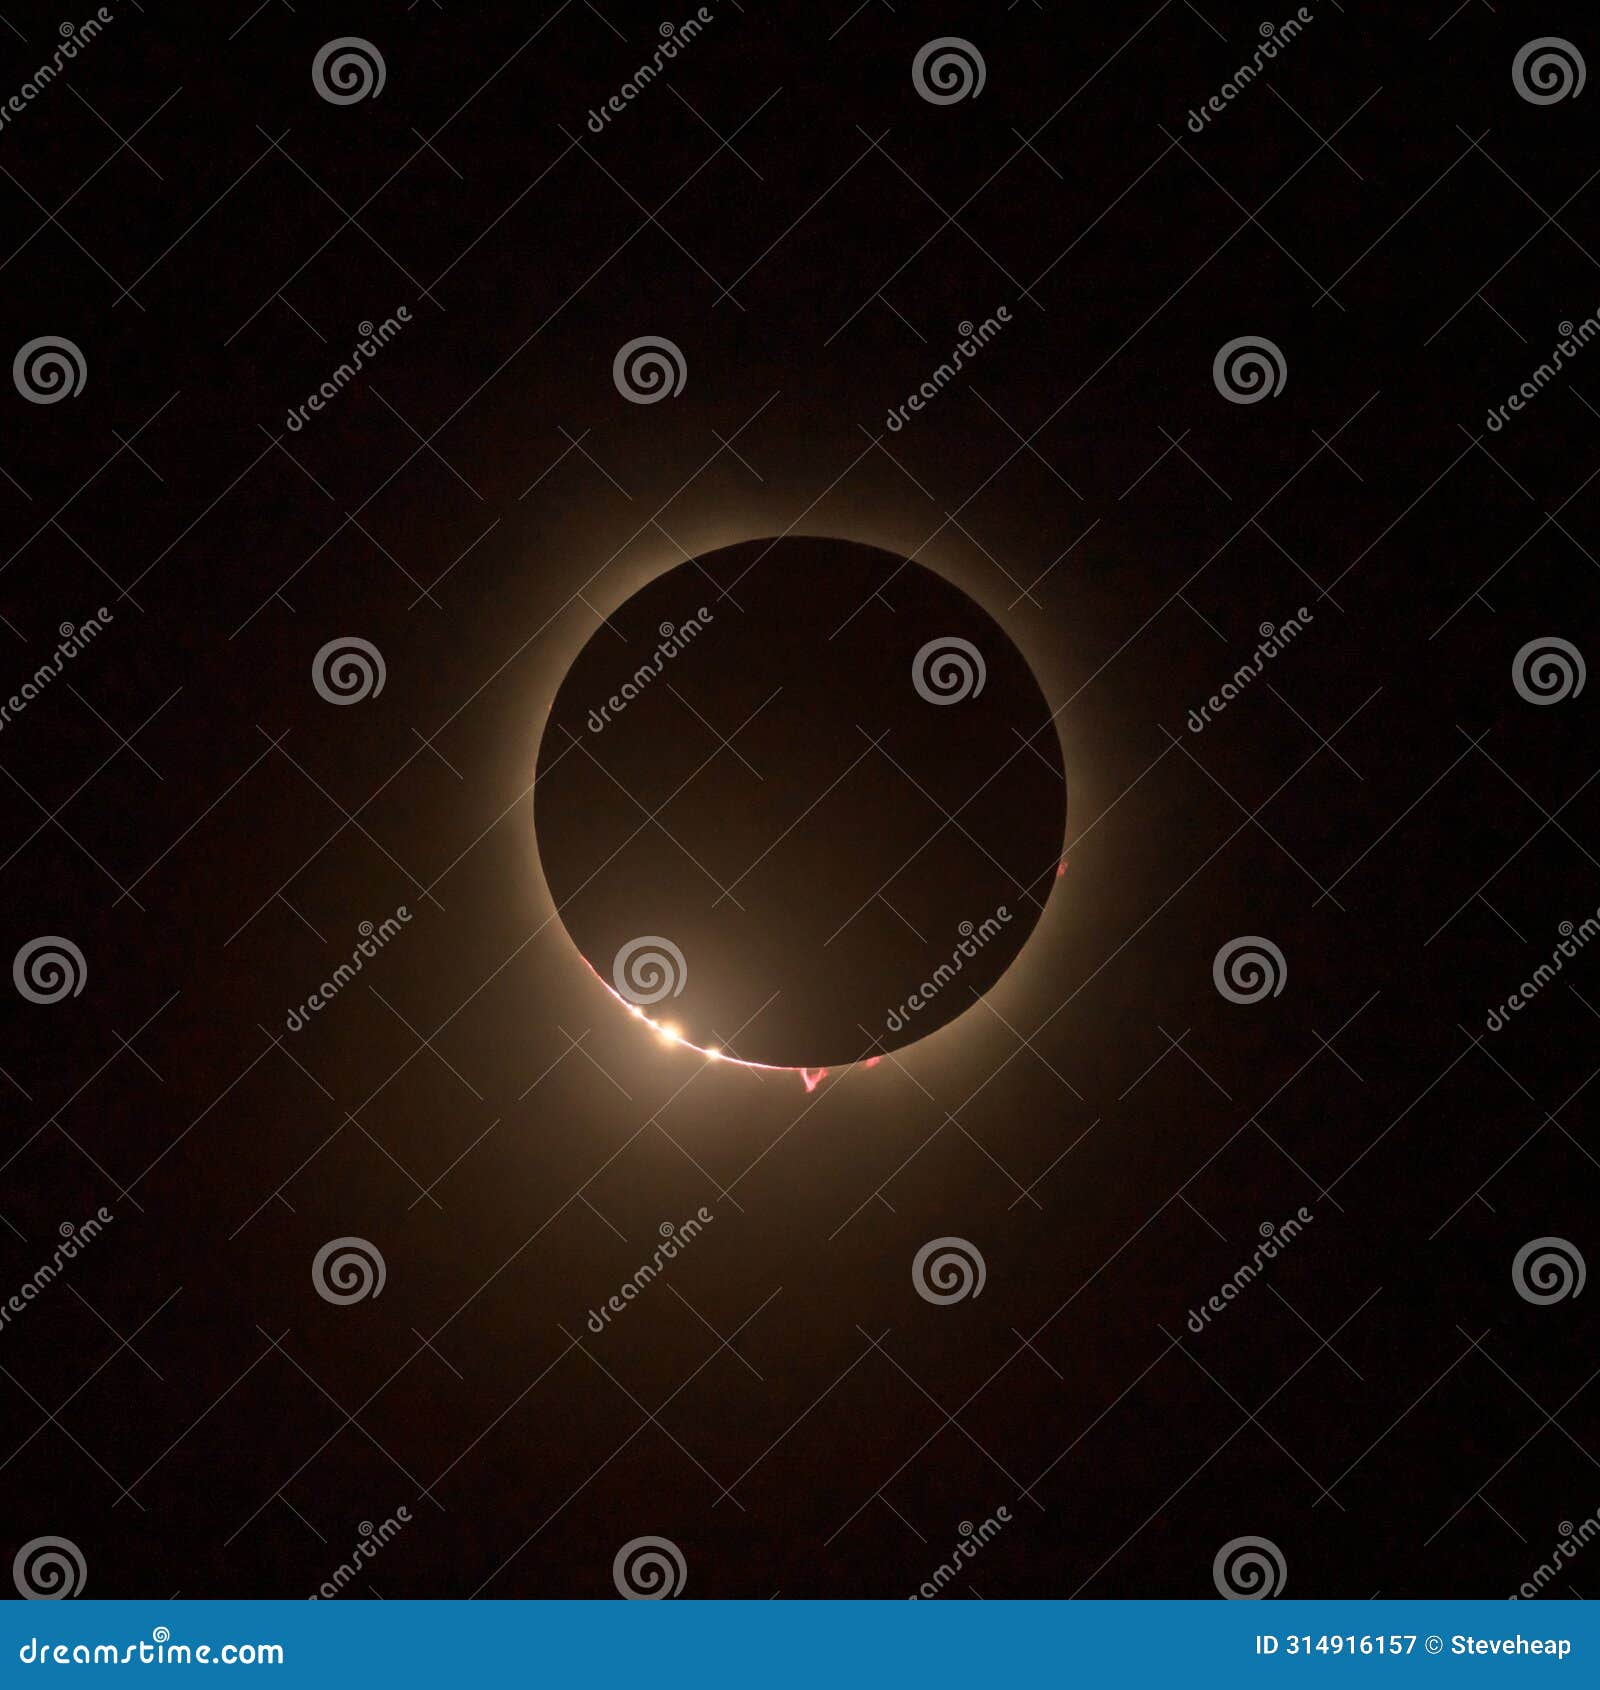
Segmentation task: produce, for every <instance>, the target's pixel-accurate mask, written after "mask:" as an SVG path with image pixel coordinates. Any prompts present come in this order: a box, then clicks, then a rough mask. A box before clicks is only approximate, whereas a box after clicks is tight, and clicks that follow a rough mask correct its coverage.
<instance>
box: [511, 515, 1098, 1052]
mask: <svg viewBox="0 0 1600 1690" xmlns="http://www.w3.org/2000/svg"><path fill="white" fill-rule="evenodd" d="M1066 813H1067V788H1066V776H1065V773H1064V770H1063V768H1062V760H1061V745H1060V741H1059V739H1058V737H1057V734H1056V730H1055V726H1054V723H1053V722H1052V721H1051V716H1050V706H1049V705H1048V703H1047V702H1046V700H1045V697H1044V694H1043V692H1042V691H1041V690H1040V687H1039V683H1038V682H1037V681H1036V680H1035V679H1034V677H1033V673H1032V671H1031V670H1030V669H1029V667H1028V664H1027V662H1026V660H1025V659H1024V657H1023V656H1022V653H1021V652H1020V651H1018V649H1017V648H1016V646H1015V645H1013V644H1012V642H1011V640H1010V639H1009V638H1008V637H1007V635H1006V634H1005V633H1004V632H1003V631H1002V629H1001V628H1000V626H999V624H998V623H996V622H995V621H994V619H993V618H992V617H990V616H989V615H988V614H987V613H986V612H985V611H983V610H982V609H981V608H980V607H979V606H978V605H977V604H975V603H974V602H973V601H972V600H971V599H970V598H968V597H967V595H966V594H965V593H963V592H961V591H960V590H959V589H957V588H956V587H954V586H952V585H951V584H950V583H949V582H948V581H946V580H945V579H944V578H943V577H942V576H940V575H936V574H934V573H933V571H932V570H929V569H925V568H924V567H922V566H921V565H920V564H917V563H912V562H909V561H907V560H906V559H905V558H902V557H898V556H896V555H894V554H893V553H889V552H883V551H878V550H876V549H875V548H873V547H869V546H861V545H855V544H852V543H850V542H847V541H843V540H832V539H795V538H789V539H780V540H755V541H749V542H746V543H743V544H740V545H737V546H729V547H726V548H724V549H723V550H721V551H716V552H710V553H708V554H707V555H705V556H704V557H700V558H696V559H694V560H693V561H692V562H690V563H685V564H682V565H680V566H679V567H677V568H675V569H672V570H670V571H669V572H668V573H667V574H665V575H662V576H660V577H658V578H657V579H656V580H655V581H652V582H651V583H650V585H649V586H647V587H645V588H643V589H642V590H641V591H640V592H638V593H636V594H635V595H634V596H633V597H632V598H631V599H629V600H628V602H627V603H626V604H624V605H623V606H621V608H620V609H618V610H616V611H613V612H612V613H611V615H610V616H609V618H607V620H606V622H605V624H604V625H603V626H601V627H600V628H598V629H597V630H596V632H595V634H594V636H593V637H592V638H591V639H590V640H589V642H588V644H587V645H586V646H585V647H584V649H583V650H582V651H581V652H580V653H579V654H578V657H577V660H576V661H575V662H574V663H573V665H572V669H571V672H570V673H569V674H568V675H567V678H566V680H565V681H564V682H563V683H562V685H561V688H560V690H559V691H558V693H557V694H556V698H555V703H554V705H553V706H552V708H551V711H550V719H549V723H548V724H547V726H546V729H545V734H544V739H543V742H542V743H541V745H540V748H539V763H538V770H537V776H536V780H535V786H534V819H535V828H536V832H537V836H538V845H539V854H540V858H541V861H542V863H543V867H544V872H545V876H546V879H547V880H548V883H549V887H550V892H551V895H552V897H553V899H554V902H555V905H556V908H557V909H558V910H559V912H560V915H561V920H562V921H563V922H564V923H565V925H566V928H567V931H568V933H569V934H571V936H572V939H573V941H574V943H575V944H576V945H577V947H578V950H579V951H580V952H581V953H582V955H583V956H584V958H585V959H586V960H587V961H588V963H589V965H590V966H591V967H592V968H593V969H594V971H595V973H596V974H598V975H599V977H600V979H601V980H602V981H604V982H605V984H606V985H607V986H609V987H611V988H612V989H613V990H614V991H616V992H618V993H619V994H620V995H621V996H622V997H623V998H624V999H626V1000H628V1001H629V1002H631V1003H633V1004H634V1005H636V1006H637V1007H639V1008H640V1009H641V1010H642V1012H643V1014H644V1015H645V1016H646V1017H648V1019H649V1020H650V1022H651V1023H652V1024H653V1025H654V1026H656V1027H658V1028H663V1027H671V1028H673V1029H675V1030H676V1031H677V1032H678V1034H679V1035H680V1036H681V1038H682V1039H683V1040H684V1041H685V1042H686V1043H688V1044H691V1045H694V1046H697V1047H700V1048H702V1049H704V1048H716V1049H718V1050H720V1051H721V1052H722V1053H723V1054H724V1055H725V1056H727V1057H730V1058H735V1059H738V1060H741V1061H746V1062H759V1063H764V1064H770V1065H773V1066H777V1067H786V1068H808V1069H816V1068H824V1067H832V1066H838V1065H842V1064H846V1063H850V1062H855V1061H859V1060H861V1059H863V1058H867V1057H871V1056H873V1055H876V1054H879V1053H881V1052H883V1051H886V1050H893V1049H895V1048H897V1047H898V1046H901V1045H906V1044H910V1043H912V1042H913V1041H915V1040H917V1039H921V1038H925V1037H926V1036H927V1035H928V1034H929V1033H931V1032H933V1031H934V1030H935V1029H936V1028H938V1027H941V1026H943V1025H944V1024H945V1023H946V1022H949V1021H952V1020H954V1018H955V1017H956V1016H958V1015H960V1014H961V1013H962V1012H963V1011H964V1010H967V1009H970V1008H971V1007H972V1005H973V1003H974V1001H975V1000H976V999H977V998H978V997H979V996H980V995H981V994H982V993H984V992H986V991H987V990H988V989H989V988H990V987H991V986H993V985H994V983H995V982H996V981H997V980H998V979H999V978H1000V976H1001V975H1002V974H1003V973H1004V972H1005V971H1006V969H1007V968H1008V967H1009V966H1010V964H1011V963H1012V962H1013V961H1014V960H1015V958H1016V956H1017V953H1018V952H1019V951H1020V950H1021V949H1022V947H1023V944H1024V943H1025V942H1026V940H1027V937H1028V935H1029V933H1030V932H1031V931H1032V929H1033V926H1034V924H1035V922H1036V921H1037V920H1038V918H1039V915H1040V912H1041V910H1042V909H1043V907H1044V902H1045V899H1046V898H1048V897H1049V895H1050V891H1051V888H1052V886H1053V885H1054V883H1055V879H1056V875H1057V869H1058V865H1059V862H1060V857H1061V850H1062V841H1063V836H1064V833H1065V828H1066ZM641 1036H648V1035H647V1034H646V1033H645V1032H644V1030H643V1029H642V1028H641Z"/></svg>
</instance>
